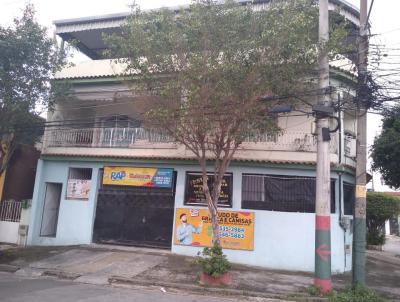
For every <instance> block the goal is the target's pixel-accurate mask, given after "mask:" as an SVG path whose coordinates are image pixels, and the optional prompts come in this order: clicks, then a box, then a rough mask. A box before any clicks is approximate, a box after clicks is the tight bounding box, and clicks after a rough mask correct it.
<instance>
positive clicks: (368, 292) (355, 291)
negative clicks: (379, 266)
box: [329, 284, 387, 302]
mask: <svg viewBox="0 0 400 302" xmlns="http://www.w3.org/2000/svg"><path fill="white" fill-rule="evenodd" d="M329 301H330V302H386V301H387V300H386V299H384V298H382V297H381V296H380V295H378V294H377V293H376V292H375V291H373V290H372V289H369V288H367V287H365V286H363V285H360V284H358V285H356V286H354V287H348V288H346V289H345V290H343V291H342V292H339V293H334V294H333V295H331V296H330V297H329Z"/></svg>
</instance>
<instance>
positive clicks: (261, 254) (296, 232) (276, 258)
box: [28, 160, 354, 272]
mask: <svg viewBox="0 0 400 302" xmlns="http://www.w3.org/2000/svg"><path fill="white" fill-rule="evenodd" d="M107 165H131V166H146V167H151V166H155V167H170V168H174V169H175V171H177V172H178V175H177V184H176V197H175V207H176V208H180V207H186V206H184V205H183V200H184V191H185V177H186V172H187V171H198V170H199V167H198V166H197V165H183V164H180V165H176V164H165V163H164V164H154V163H153V164H150V163H140V164H139V163H130V164H128V163H104V162H77V161H70V162H68V161H49V160H40V162H39V164H38V169H37V176H36V183H35V190H34V196H33V203H32V217H31V225H30V231H29V236H28V244H30V245H75V244H90V243H91V242H92V233H93V223H94V218H95V213H96V197H97V190H98V186H99V182H100V180H99V179H98V176H99V169H100V168H103V167H104V166H107ZM72 167H83V168H92V169H93V173H92V188H91V192H90V197H89V200H87V201H82V200H67V199H65V195H66V192H65V191H66V186H67V178H68V170H69V168H72ZM228 172H232V173H233V207H232V209H228V210H233V211H235V210H236V211H237V210H241V195H242V192H241V185H242V183H241V182H242V173H257V174H266V173H267V174H279V175H302V176H315V171H313V170H299V169H297V170H294V169H284V168H269V167H267V166H263V165H262V164H260V165H259V166H257V167H251V166H246V165H240V166H239V165H235V166H232V167H231V168H230V169H229V171H228ZM331 177H332V178H335V179H337V178H338V175H337V174H336V173H332V174H331ZM344 179H345V180H346V181H354V180H353V178H352V177H351V176H344ZM46 182H59V183H62V184H63V189H62V198H61V205H60V211H59V219H58V227H57V235H56V237H55V238H49V237H40V236H39V232H40V224H41V218H42V211H43V201H44V194H45V183H46ZM338 190H339V182H338V181H336V194H335V196H336V214H333V215H332V219H331V227H332V270H333V271H334V272H343V271H345V270H349V269H350V268H351V255H350V256H349V255H348V256H347V257H346V256H345V251H344V245H345V241H346V242H351V236H350V234H348V232H347V233H346V234H345V233H344V232H343V230H342V229H341V227H340V226H339V214H338V213H339V198H338V196H339V194H338ZM249 211H252V212H255V233H254V251H238V250H225V252H226V254H227V255H228V258H229V259H230V260H231V261H233V262H237V263H244V264H250V265H256V266H263V267H269V268H274V269H287V270H299V271H310V272H311V271H313V270H314V249H315V245H314V232H315V228H314V227H315V215H314V214H312V213H311V214H310V213H286V212H272V211H261V210H249ZM346 236H347V237H346ZM171 241H172V243H173V238H171ZM199 250H200V248H196V247H187V246H180V245H174V244H173V245H172V252H173V253H178V254H184V255H189V256H194V255H196V254H197V252H198V251H199ZM345 260H346V261H345ZM345 263H346V265H345Z"/></svg>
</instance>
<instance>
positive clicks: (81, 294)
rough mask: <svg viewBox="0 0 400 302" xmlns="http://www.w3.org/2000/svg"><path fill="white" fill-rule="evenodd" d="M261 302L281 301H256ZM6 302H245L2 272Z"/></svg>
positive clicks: (1, 297)
mask: <svg viewBox="0 0 400 302" xmlns="http://www.w3.org/2000/svg"><path fill="white" fill-rule="evenodd" d="M256 300H257V301H263V302H266V301H270V302H272V301H277V300H269V299H256ZM0 301H2V302H72V301H73V302H83V301H84V302H106V301H107V302H108V301H110V302H128V301H129V302H133V301H134V302H142V301H143V302H147V301H148V302H155V301H157V302H167V301H174V302H197V301H199V302H200V301H201V302H204V301H207V302H233V301H245V300H237V299H231V298H221V297H206V298H205V297H204V296H200V295H188V294H184V293H180V294H177V293H168V292H167V293H163V292H162V291H161V290H147V289H127V288H114V287H110V286H96V285H89V284H82V283H77V282H71V281H62V280H57V279H45V278H37V279H30V278H25V277H19V276H16V275H14V274H10V273H0Z"/></svg>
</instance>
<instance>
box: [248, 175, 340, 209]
mask: <svg viewBox="0 0 400 302" xmlns="http://www.w3.org/2000/svg"><path fill="white" fill-rule="evenodd" d="M315 188H316V184H315V178H314V177H301V176H283V175H256V174H244V175H243V177H242V208H243V209H255V210H268V211H281V212H301V213H314V212H315V194H316V192H315V190H316V189H315ZM331 212H332V213H335V181H334V180H332V181H331Z"/></svg>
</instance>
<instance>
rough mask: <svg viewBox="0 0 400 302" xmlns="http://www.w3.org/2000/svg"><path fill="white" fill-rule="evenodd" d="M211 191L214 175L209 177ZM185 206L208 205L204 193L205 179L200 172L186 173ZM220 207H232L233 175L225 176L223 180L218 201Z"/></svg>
mask: <svg viewBox="0 0 400 302" xmlns="http://www.w3.org/2000/svg"><path fill="white" fill-rule="evenodd" d="M207 178H208V179H207V183H208V187H209V188H210V191H211V190H212V188H213V187H212V184H213V182H214V175H212V174H208V175H207ZM184 204H185V205H207V201H206V197H205V195H204V192H203V177H202V175H201V173H199V172H188V173H186V189H185V202H184ZM218 206H219V207H232V174H225V175H224V178H223V179H222V184H221V192H220V194H219V199H218Z"/></svg>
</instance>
